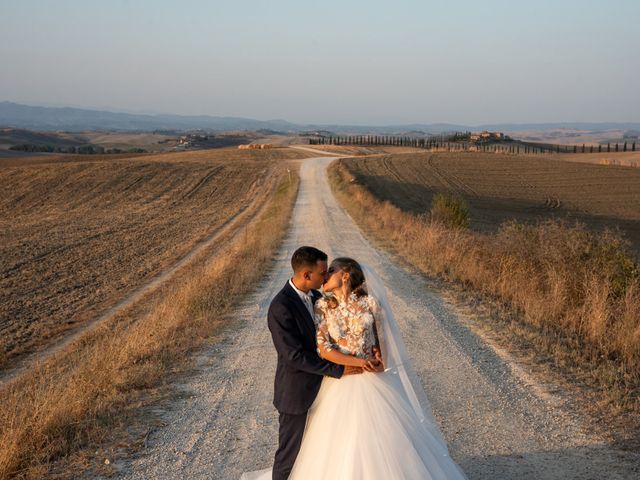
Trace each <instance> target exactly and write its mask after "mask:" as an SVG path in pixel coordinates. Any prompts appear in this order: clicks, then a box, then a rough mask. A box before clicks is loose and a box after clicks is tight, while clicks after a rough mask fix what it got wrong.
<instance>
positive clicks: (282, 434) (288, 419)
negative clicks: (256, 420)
mask: <svg viewBox="0 0 640 480" xmlns="http://www.w3.org/2000/svg"><path fill="white" fill-rule="evenodd" d="M306 423H307V412H305V413H303V414H301V415H290V414H288V413H282V412H281V413H280V431H279V434H278V450H276V454H275V458H274V461H273V477H272V478H273V480H287V478H289V474H290V473H291V469H292V468H293V464H294V463H295V461H296V457H297V456H298V452H299V451H300V445H302V435H303V434H304V429H305V426H306Z"/></svg>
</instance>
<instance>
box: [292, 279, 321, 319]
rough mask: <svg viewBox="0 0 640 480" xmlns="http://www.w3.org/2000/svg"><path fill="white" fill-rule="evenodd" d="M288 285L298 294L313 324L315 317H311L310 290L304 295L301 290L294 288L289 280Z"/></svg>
mask: <svg viewBox="0 0 640 480" xmlns="http://www.w3.org/2000/svg"><path fill="white" fill-rule="evenodd" d="M289 285H291V286H292V287H293V289H294V290H295V291H296V292H297V293H298V296H299V297H300V299H301V300H302V303H304V305H305V306H306V307H307V310H309V314H310V315H311V318H312V319H313V323H315V322H316V320H315V316H314V315H313V297H312V295H311V290H309V293H304V292H303V291H302V290H300V289H299V288H298V287H296V286H295V284H294V283H293V281H292V280H291V279H289Z"/></svg>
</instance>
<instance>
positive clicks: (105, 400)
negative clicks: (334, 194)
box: [0, 173, 298, 479]
mask: <svg viewBox="0 0 640 480" xmlns="http://www.w3.org/2000/svg"><path fill="white" fill-rule="evenodd" d="M297 182H298V177H297V175H294V180H293V182H291V184H290V182H289V180H288V178H287V177H286V175H285V174H283V173H279V174H278V182H277V184H276V185H278V187H277V190H276V191H275V193H274V195H273V196H272V198H271V199H270V200H269V201H268V202H267V204H266V206H265V208H264V209H262V210H261V213H260V214H259V216H258V217H257V218H256V220H255V221H253V222H251V223H250V224H249V225H248V226H246V229H245V231H244V232H241V233H238V234H236V235H234V236H233V237H232V238H230V239H229V240H228V241H227V242H225V243H223V244H222V245H218V246H217V249H216V251H215V255H212V253H211V252H209V255H208V256H207V257H206V260H207V261H205V258H204V256H201V258H198V259H196V260H194V261H193V262H192V264H191V265H190V266H189V267H188V268H185V271H183V272H181V273H180V275H178V277H179V278H176V280H175V281H171V282H170V284H169V285H168V286H167V287H166V288H163V289H162V292H160V294H159V295H156V296H154V297H153V298H154V299H155V300H153V303H150V302H151V300H150V299H146V301H147V304H146V307H147V310H148V313H147V314H145V315H141V314H134V313H132V311H129V310H128V311H127V312H123V313H122V314H120V315H118V316H117V317H115V318H113V319H111V320H109V321H108V322H107V323H104V324H101V325H99V326H98V327H97V328H96V329H94V330H90V331H89V332H88V333H87V334H85V335H84V336H83V337H82V338H81V339H79V340H78V341H77V342H75V344H73V345H70V346H69V347H67V348H65V349H64V350H63V351H60V352H57V353H56V354H55V355H54V356H53V357H51V358H49V359H48V360H46V361H45V362H44V363H42V364H39V365H36V366H34V367H33V368H32V369H30V370H29V371H28V372H26V373H24V374H23V375H22V376H21V377H19V378H17V379H16V380H14V381H12V382H11V383H10V384H8V385H6V386H5V387H3V388H2V390H0V403H1V404H2V410H1V411H0V442H1V444H2V449H1V450H0V478H2V479H4V478H14V477H15V478H42V477H44V476H47V475H49V474H51V472H52V466H53V465H55V464H56V462H59V461H61V459H62V462H63V463H64V461H65V459H69V458H71V457H73V456H74V455H76V454H77V452H79V451H85V450H86V451H89V450H90V451H93V450H95V449H96V447H97V446H100V445H101V444H102V443H103V442H105V441H106V440H109V441H111V442H113V441H114V436H115V438H116V439H117V438H118V436H126V434H127V430H128V429H130V428H129V427H131V425H132V424H135V421H134V417H135V416H136V414H137V413H138V412H139V410H140V408H142V407H144V406H145V405H148V404H149V403H150V402H151V401H153V398H154V397H155V396H156V394H157V391H156V387H158V386H159V385H160V384H161V382H162V381H164V380H166V379H167V377H168V376H169V375H170V374H171V373H172V372H176V371H178V370H180V369H184V367H186V366H188V362H189V360H188V359H189V353H190V352H192V351H193V350H194V349H195V348H197V347H198V346H200V345H202V344H203V342H205V341H207V339H211V338H212V335H215V334H216V332H217V331H218V330H219V329H220V328H222V327H223V325H224V323H223V320H224V317H225V314H227V313H228V312H229V310H230V308H231V307H232V306H233V305H234V304H235V303H236V302H237V301H238V299H239V298H240V297H241V296H242V295H244V294H245V293H246V291H247V289H250V288H251V286H252V285H254V284H255V283H256V282H257V281H258V280H259V278H261V277H262V275H263V274H264V268H265V266H267V267H268V265H269V264H270V262H271V259H272V256H273V253H274V252H275V250H276V248H277V246H278V245H279V244H280V242H281V240H282V238H283V236H284V235H285V234H286V231H287V224H288V221H289V218H290V214H291V210H292V207H293V203H294V200H295V195H296V192H297V186H298V183H297ZM256 266H258V268H256ZM140 441H141V439H140V438H138V443H140ZM104 468H105V469H106V470H107V471H106V472H103V473H109V471H108V467H104ZM63 476H64V475H63Z"/></svg>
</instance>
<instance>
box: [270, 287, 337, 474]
mask: <svg viewBox="0 0 640 480" xmlns="http://www.w3.org/2000/svg"><path fill="white" fill-rule="evenodd" d="M311 293H312V295H313V303H314V304H315V302H316V300H317V299H318V298H320V296H321V295H320V292H318V291H315V290H312V291H311ZM267 323H268V325H269V330H270V331H271V337H272V338H273V344H274V345H275V347H276V351H277V352H278V365H277V367H276V378H275V382H274V396H273V405H274V406H275V407H276V409H277V410H278V412H279V413H280V434H279V437H280V438H279V446H278V450H277V452H276V455H275V459H274V465H273V478H274V480H275V479H278V480H286V479H287V477H288V476H289V473H290V472H291V469H292V468H293V464H294V462H295V459H296V456H297V455H298V451H299V450H300V444H301V442H302V434H303V433H304V428H305V424H306V420H307V411H308V410H309V407H311V405H312V404H313V401H314V400H315V398H316V395H317V394H318V391H319V390H320V383H321V382H322V376H323V375H328V376H330V377H336V378H340V377H341V376H342V374H343V372H344V367H343V366H342V365H336V364H335V363H331V362H328V361H326V360H323V359H322V358H320V356H319V355H318V353H317V350H316V328H315V323H314V321H313V318H312V317H311V315H310V314H309V311H308V310H307V307H306V306H305V304H304V302H303V301H302V299H301V298H300V297H299V296H298V293H297V292H296V291H295V290H294V289H293V287H292V286H291V285H290V284H289V282H287V283H286V285H285V286H284V287H283V288H282V290H280V292H278V294H277V295H276V296H275V297H274V298H273V300H272V301H271V305H270V306H269V312H268V314H267Z"/></svg>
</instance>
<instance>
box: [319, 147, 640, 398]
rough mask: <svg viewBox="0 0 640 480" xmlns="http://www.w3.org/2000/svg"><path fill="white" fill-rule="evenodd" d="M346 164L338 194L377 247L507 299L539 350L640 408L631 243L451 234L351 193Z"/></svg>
mask: <svg viewBox="0 0 640 480" xmlns="http://www.w3.org/2000/svg"><path fill="white" fill-rule="evenodd" d="M352 160H354V159H350V160H349V161H352ZM344 162H345V161H344V160H341V161H339V162H336V163H334V164H332V166H331V168H330V178H331V181H332V185H333V186H334V189H335V191H336V194H337V195H338V197H339V198H340V199H341V200H342V201H343V202H342V203H343V204H344V206H345V207H346V208H347V209H348V210H349V211H350V213H351V215H352V216H353V217H354V218H355V219H357V220H358V222H360V223H361V224H362V225H363V226H364V227H365V228H366V229H367V230H368V231H369V232H370V233H372V234H373V235H374V236H375V237H376V238H377V239H379V240H381V241H383V243H384V244H385V245H386V246H388V247H389V248H391V249H392V250H393V251H395V252H397V253H399V254H400V255H402V256H403V257H404V258H406V259H407V260H408V261H409V262H410V263H412V264H413V265H415V266H416V267H418V268H419V269H421V270H422V271H423V272H425V273H427V274H429V275H435V276H439V277H441V278H443V279H445V280H448V281H454V282H459V283H461V284H464V285H466V286H468V287H471V288H472V289H473V290H474V291H477V292H481V293H482V294H485V295H487V297H490V298H494V299H499V300H500V301H501V302H502V303H503V304H505V305H507V306H508V307H509V308H510V309H511V310H512V311H513V312H515V313H516V314H517V315H516V316H517V318H518V321H520V322H523V323H524V324H526V325H528V326H529V327H531V328H532V329H534V330H535V331H536V332H537V337H536V341H537V343H536V344H535V345H533V346H532V348H535V349H540V350H545V351H548V352H551V354H552V355H555V360H556V361H559V362H564V363H566V364H569V365H571V366H573V367H577V368H578V369H580V370H581V371H582V372H583V373H584V375H583V379H585V380H586V381H587V383H589V384H590V385H591V386H592V387H594V388H597V389H598V390H599V391H600V392H601V393H602V395H604V396H605V397H607V398H608V399H609V400H611V401H614V402H615V403H616V404H618V405H621V406H622V407H623V408H630V409H637V408H638V404H639V392H640V367H639V365H640V268H639V266H638V264H637V263H636V262H635V261H634V258H633V254H632V252H631V250H630V248H629V245H628V242H626V241H625V240H624V239H623V238H621V237H620V236H619V235H618V234H615V233H612V232H611V231H605V232H602V233H594V232H591V231H589V230H588V229H587V228H586V227H585V226H584V225H582V224H578V223H576V224H575V225H570V224H568V223H565V222H563V221H560V220H557V219H556V220H546V221H541V222H538V223H535V224H530V225H526V224H522V223H518V222H516V221H510V222H506V223H504V224H503V225H502V226H501V227H500V229H499V230H498V231H497V232H493V233H482V232H474V231H471V230H467V229H460V228H454V229H452V228H447V227H445V226H443V225H442V224H441V223H438V222H431V221H430V219H429V217H428V215H425V214H423V215H416V214H412V213H409V212H406V211H403V210H401V209H400V208H398V207H396V206H394V205H393V204H391V203H390V202H389V201H380V200H379V199H378V198H377V197H375V196H374V195H373V194H372V193H371V192H369V191H368V190H367V189H366V188H364V187H363V186H362V185H358V184H357V183H351V182H350V180H351V179H352V178H353V173H352V172H351V171H350V170H348V169H347V167H346V166H345V164H344Z"/></svg>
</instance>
